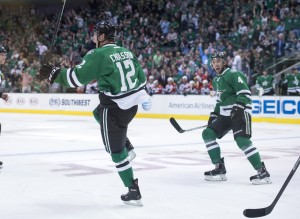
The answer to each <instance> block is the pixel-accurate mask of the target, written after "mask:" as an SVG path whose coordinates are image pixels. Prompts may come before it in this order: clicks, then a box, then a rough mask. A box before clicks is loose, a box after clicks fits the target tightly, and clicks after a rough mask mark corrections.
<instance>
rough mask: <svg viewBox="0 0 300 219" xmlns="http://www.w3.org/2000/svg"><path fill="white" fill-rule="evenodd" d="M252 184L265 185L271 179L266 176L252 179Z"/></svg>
mask: <svg viewBox="0 0 300 219" xmlns="http://www.w3.org/2000/svg"><path fill="white" fill-rule="evenodd" d="M251 182H252V184H253V185H265V184H271V183H272V181H271V180H270V178H269V177H266V178H264V179H253V180H251Z"/></svg>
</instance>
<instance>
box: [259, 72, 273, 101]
mask: <svg viewBox="0 0 300 219" xmlns="http://www.w3.org/2000/svg"><path fill="white" fill-rule="evenodd" d="M256 89H257V91H258V94H259V96H272V95H274V89H275V80H274V77H273V76H272V75H268V72H267V71H263V72H262V75H260V76H258V77H257V79H256ZM261 91H262V92H261Z"/></svg>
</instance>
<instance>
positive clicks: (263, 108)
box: [252, 100, 300, 115]
mask: <svg viewBox="0 0 300 219" xmlns="http://www.w3.org/2000/svg"><path fill="white" fill-rule="evenodd" d="M252 104H253V105H252V113H253V114H260V113H263V114H269V115H270V114H284V115H295V114H300V100H262V101H261V100H253V101H252Z"/></svg>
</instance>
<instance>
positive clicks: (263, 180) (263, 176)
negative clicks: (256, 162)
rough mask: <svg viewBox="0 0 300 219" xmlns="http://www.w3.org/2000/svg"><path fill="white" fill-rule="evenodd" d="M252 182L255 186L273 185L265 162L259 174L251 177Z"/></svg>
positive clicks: (258, 171)
mask: <svg viewBox="0 0 300 219" xmlns="http://www.w3.org/2000/svg"><path fill="white" fill-rule="evenodd" d="M250 181H251V182H252V184H254V185H263V184H270V183H272V182H271V180H270V174H269V173H268V171H267V169H266V167H265V164H264V162H262V167H261V168H259V169H258V170H257V174H256V175H254V176H251V177H250Z"/></svg>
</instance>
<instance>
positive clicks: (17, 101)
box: [16, 97, 25, 105]
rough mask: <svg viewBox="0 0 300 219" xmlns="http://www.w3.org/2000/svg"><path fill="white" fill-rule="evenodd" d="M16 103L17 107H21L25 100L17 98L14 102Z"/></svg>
mask: <svg viewBox="0 0 300 219" xmlns="http://www.w3.org/2000/svg"><path fill="white" fill-rule="evenodd" d="M16 103H17V104H18V105H23V104H25V99H24V98H23V97H18V98H17V100H16Z"/></svg>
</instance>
